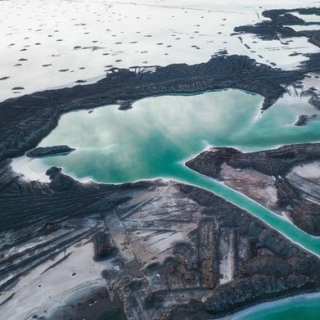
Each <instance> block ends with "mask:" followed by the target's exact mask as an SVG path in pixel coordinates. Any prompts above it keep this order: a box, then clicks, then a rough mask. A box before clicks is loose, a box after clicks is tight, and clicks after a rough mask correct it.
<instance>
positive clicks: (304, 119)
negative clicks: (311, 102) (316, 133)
mask: <svg viewBox="0 0 320 320" xmlns="http://www.w3.org/2000/svg"><path fill="white" fill-rule="evenodd" d="M316 118H317V115H316V114H312V115H311V116H308V115H305V114H302V115H300V116H299V118H298V120H297V122H296V123H295V124H294V125H295V126H297V127H302V126H306V125H307V124H308V123H309V122H310V121H312V120H314V119H316Z"/></svg>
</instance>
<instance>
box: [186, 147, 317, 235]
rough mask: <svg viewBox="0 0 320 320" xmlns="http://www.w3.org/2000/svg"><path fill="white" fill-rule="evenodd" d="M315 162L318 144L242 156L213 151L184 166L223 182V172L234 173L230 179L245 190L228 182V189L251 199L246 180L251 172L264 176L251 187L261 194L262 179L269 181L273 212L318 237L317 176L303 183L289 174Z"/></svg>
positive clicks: (295, 174) (263, 201) (233, 152)
mask: <svg viewBox="0 0 320 320" xmlns="http://www.w3.org/2000/svg"><path fill="white" fill-rule="evenodd" d="M319 160H320V144H319V143H313V144H296V145H288V146H283V147H279V148H278V149H274V150H267V151H259V152H251V153H242V152H240V151H239V150H236V149H233V148H216V149H213V150H208V151H204V152H203V153H201V154H200V155H198V156H197V157H195V158H194V159H192V160H190V161H188V162H187V163H186V165H187V166H188V167H189V168H191V169H193V170H195V171H197V172H199V173H201V174H204V175H207V176H210V177H212V178H214V179H218V180H223V181H224V180H225V178H226V176H228V175H226V171H228V170H230V169H231V168H234V169H237V173H238V174H236V175H234V176H233V179H240V180H241V181H239V185H241V184H243V185H247V186H248V188H239V186H238V185H237V184H234V182H232V181H231V182H230V186H232V187H234V188H235V189H237V190H239V191H241V192H243V193H245V194H246V195H248V196H249V197H252V198H255V195H253V193H252V191H250V188H249V187H250V180H249V178H250V176H252V175H254V174H255V172H259V173H260V174H262V175H263V176H264V179H263V180H262V179H261V180H259V186H255V187H257V188H261V189H262V190H265V189H266V184H267V180H266V179H265V177H267V176H269V177H272V178H273V181H272V182H271V184H272V187H273V188H274V189H275V193H276V200H275V201H274V202H275V203H273V205H274V207H273V209H276V210H277V211H283V210H285V211H287V212H288V214H289V216H290V217H291V219H292V221H293V222H294V223H295V224H296V225H297V226H298V227H300V228H301V229H302V230H304V231H306V232H308V233H310V234H312V235H317V236H319V235H320V214H319V212H320V202H319V199H320V183H319V181H318V179H317V173H316V172H315V173H314V179H307V178H304V177H303V176H299V174H297V173H295V172H294V171H292V169H295V168H298V167H301V166H302V165H306V164H313V163H316V164H317V163H318V161H319ZM223 167H224V170H223V169H222V168H223ZM242 173H245V174H243V175H242ZM228 178H229V176H228ZM233 179H231V180H233ZM269 183H270V182H269ZM255 200H257V201H259V202H260V203H262V204H263V205H266V202H265V199H259V198H255Z"/></svg>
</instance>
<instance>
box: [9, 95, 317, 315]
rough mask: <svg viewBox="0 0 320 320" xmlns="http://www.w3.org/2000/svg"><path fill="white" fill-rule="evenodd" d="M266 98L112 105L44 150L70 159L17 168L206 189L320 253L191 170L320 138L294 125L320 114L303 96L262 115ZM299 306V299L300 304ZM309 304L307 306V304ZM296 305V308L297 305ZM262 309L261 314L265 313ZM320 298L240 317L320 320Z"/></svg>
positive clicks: (74, 122) (313, 128)
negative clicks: (209, 159)
mask: <svg viewBox="0 0 320 320" xmlns="http://www.w3.org/2000/svg"><path fill="white" fill-rule="evenodd" d="M261 103H262V97H261V96H258V95H252V94H248V93H246V92H242V91H237V90H227V91H221V92H211V93H205V94H202V95H196V96H163V97H155V98H148V99H143V100H141V101H138V102H137V103H135V104H134V106H133V109H131V110H127V111H119V110H118V109H117V107H118V106H107V107H103V108H99V109H95V110H93V111H92V112H88V111H79V112H73V113H69V114H66V115H64V116H63V117H62V118H61V120H60V122H59V126H58V127H57V128H56V129H55V130H54V131H53V132H52V133H51V134H50V135H49V136H48V137H46V138H45V139H44V140H43V141H42V142H41V144H40V145H41V146H50V145H57V144H67V145H69V146H71V147H74V148H76V149H77V150H76V151H75V152H73V153H71V154H69V155H67V156H59V157H50V158H45V159H41V160H39V159H35V160H30V159H27V158H25V157H24V158H21V159H18V160H15V162H14V163H13V167H14V169H15V170H17V171H22V172H29V173H30V172H33V173H37V172H39V171H42V172H43V171H44V170H45V169H46V168H49V167H51V166H60V167H63V168H64V172H66V173H69V174H71V175H72V176H74V177H76V178H77V179H87V178H90V179H94V180H96V181H101V182H106V183H122V182H126V181H135V180H143V179H153V178H158V177H164V178H170V179H175V180H179V181H182V182H184V183H188V184H193V185H196V186H198V187H201V188H205V189H207V190H209V191H212V192H214V193H215V194H217V195H219V196H222V197H223V198H225V199H226V200H228V201H230V202H232V203H234V204H235V205H237V206H239V207H242V208H244V209H245V210H247V211H249V212H251V213H252V214H253V215H255V216H256V217H258V218H259V219H261V220H263V221H264V222H265V223H267V224H269V225H270V226H272V227H273V228H275V229H277V230H278V231H279V232H281V233H282V234H283V235H284V236H286V237H287V238H289V239H290V240H291V241H294V242H296V243H298V244H299V245H301V246H302V247H304V248H305V249H307V250H310V251H312V252H314V253H315V254H317V255H319V256H320V239H317V238H315V237H312V236H310V235H308V234H306V233H304V232H302V231H301V230H299V229H298V228H296V227H295V226H294V225H292V224H291V223H290V222H288V221H287V220H284V219H283V218H282V217H280V216H278V215H276V214H274V213H273V212H271V211H269V210H267V209H265V208H264V207H262V206H261V205H259V204H257V203H256V202H254V201H252V200H250V199H248V198H247V197H245V196H243V195H242V194H240V193H238V192H236V191H234V190H232V189H230V188H228V187H226V186H224V185H223V184H221V183H219V182H216V181H214V180H212V179H210V178H207V177H204V176H201V175H199V174H197V173H195V172H193V171H191V170H189V169H187V168H186V167H185V166H184V161H185V160H187V159H190V158H191V157H193V156H194V155H195V154H197V153H199V152H201V151H202V150H203V149H204V148H206V147H208V146H209V145H210V146H211V145H212V146H232V147H236V148H239V149H241V150H244V151H249V150H250V151H251V150H261V149H267V148H274V147H277V146H279V145H282V144H290V143H304V142H314V141H318V140H319V136H320V126H319V120H315V121H314V122H311V123H310V124H309V125H307V126H305V127H296V126H294V125H293V124H294V122H295V121H296V120H297V117H298V115H300V114H309V115H310V114H315V113H316V111H315V110H314V109H313V108H312V107H311V106H309V105H308V104H307V102H306V100H304V99H300V98H290V97H285V98H283V99H281V100H279V101H278V102H277V103H276V105H275V106H273V107H272V108H271V109H269V110H267V111H266V112H265V113H264V114H263V116H262V115H261V112H260V107H261ZM299 301H300V300H299ZM306 301H308V302H306ZM293 306H294V308H293ZM259 308H260V309H261V310H263V312H261V310H260V309H259ZM319 313H320V299H319V297H318V296H314V295H312V296H311V295H310V296H307V297H304V298H303V299H302V300H301V301H300V302H299V303H297V299H296V298H293V299H289V300H285V301H284V302H283V303H278V302H277V303H271V304H268V305H261V306H259V307H258V309H257V307H255V308H252V309H249V311H248V310H247V311H246V312H245V313H244V314H243V315H241V314H239V315H237V316H236V319H252V320H253V319H259V320H262V319H263V320H265V319H280V318H281V319H293V318H294V319H318V315H319Z"/></svg>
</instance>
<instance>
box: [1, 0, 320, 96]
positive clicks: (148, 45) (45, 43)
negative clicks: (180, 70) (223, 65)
mask: <svg viewBox="0 0 320 320" xmlns="http://www.w3.org/2000/svg"><path fill="white" fill-rule="evenodd" d="M315 3H316V1H313V0H310V1H307V2H306V3H304V6H312V5H314V4H315ZM300 6H301V2H300V1H290V2H289V1H281V3H280V2H270V1H268V2H267V1H264V0H263V1H256V0H255V1H253V0H246V1H242V2H241V4H239V3H237V1H235V0H233V1H209V0H201V1H194V0H193V1H181V0H170V1H157V0H149V1H146V0H139V1H135V2H132V1H128V0H124V1H122V2H120V1H119V2H118V1H114V0H113V1H104V0H95V1H90V2H88V1H84V0H78V1H70V0H69V1H67V0H56V1H48V0H10V1H0V29H1V31H2V32H1V34H2V36H1V39H0V84H1V85H0V101H1V100H4V99H7V98H10V97H13V96H18V95H22V94H26V93H31V92H35V91H39V90H44V89H48V88H55V87H61V86H73V85H75V84H76V81H78V80H80V83H84V82H83V81H86V83H89V82H95V81H97V80H99V79H100V78H101V77H103V76H104V74H105V72H106V70H107V69H109V68H111V67H126V68H127V67H130V66H136V65H145V66H146V65H168V64H170V63H179V62H184V63H189V64H194V63H200V62H205V61H207V60H208V59H210V57H211V56H212V55H213V54H215V53H217V52H219V51H220V50H227V51H228V53H229V54H235V53H236V54H245V55H249V56H250V57H253V58H255V59H257V60H258V61H259V62H264V63H271V62H273V63H276V64H277V65H278V66H279V67H284V68H287V67H290V68H291V67H292V66H298V65H299V63H300V62H301V61H303V60H304V59H305V58H304V57H303V56H302V55H300V56H295V57H290V56H289V54H290V53H292V52H293V51H295V52H298V53H305V52H314V51H318V49H317V48H316V47H314V46H313V45H312V44H310V43H308V42H307V41H306V39H303V38H301V39H297V40H294V41H293V42H292V43H289V44H288V45H284V44H283V43H281V42H279V41H273V42H263V41H261V40H257V39H251V38H246V39H245V41H246V44H247V45H248V46H249V47H250V48H248V47H247V46H245V45H244V43H242V42H241V41H240V39H239V37H238V36H237V35H236V36H230V34H231V33H233V29H234V27H236V26H239V25H245V24H254V23H257V22H259V21H261V19H264V18H263V17H262V15H261V12H262V11H263V10H264V9H267V8H294V7H300ZM282 49H285V50H282ZM280 50H282V51H281V53H280ZM78 83H79V82H78Z"/></svg>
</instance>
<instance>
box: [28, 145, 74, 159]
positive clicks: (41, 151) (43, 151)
mask: <svg viewBox="0 0 320 320" xmlns="http://www.w3.org/2000/svg"><path fill="white" fill-rule="evenodd" d="M74 150H75V149H74V148H70V147H69V146H65V145H62V146H53V147H38V148H35V149H33V150H31V151H28V152H27V153H26V156H27V157H29V158H42V157H48V156H53V155H61V154H68V153H70V152H72V151H74Z"/></svg>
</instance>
